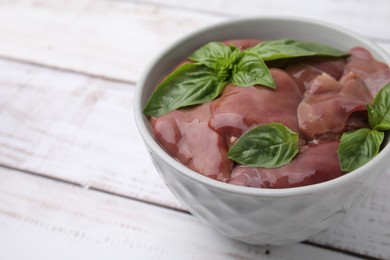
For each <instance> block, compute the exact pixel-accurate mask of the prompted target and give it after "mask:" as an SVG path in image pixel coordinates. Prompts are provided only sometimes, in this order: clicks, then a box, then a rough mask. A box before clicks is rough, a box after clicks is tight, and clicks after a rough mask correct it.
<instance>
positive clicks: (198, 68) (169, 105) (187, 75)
mask: <svg viewBox="0 0 390 260" xmlns="http://www.w3.org/2000/svg"><path fill="white" fill-rule="evenodd" d="M225 85H226V82H223V81H221V79H220V78H218V77H217V76H216V75H215V71H214V70H212V69H210V68H207V67H206V66H203V65H200V64H184V65H182V66H180V67H179V68H177V69H176V70H175V71H173V72H172V73H171V74H169V75H168V76H167V77H166V78H165V79H164V81H163V82H161V83H160V84H159V85H158V86H157V89H156V90H155V91H154V92H153V94H152V95H151V97H150V99H149V101H148V103H147V104H146V106H145V108H144V113H145V114H146V115H150V116H161V115H164V114H167V113H169V112H171V111H173V110H175V109H178V108H181V107H185V106H190V105H195V104H201V103H206V102H208V101H211V100H213V99H215V98H216V97H218V96H219V95H220V94H221V92H222V90H223V88H224V86H225Z"/></svg>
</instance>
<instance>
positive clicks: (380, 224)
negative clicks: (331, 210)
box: [311, 174, 390, 259]
mask: <svg viewBox="0 0 390 260" xmlns="http://www.w3.org/2000/svg"><path fill="white" fill-rule="evenodd" d="M389 184H390V174H388V175H387V176H386V178H385V179H384V181H383V182H382V183H380V184H379V185H378V187H376V188H375V191H374V193H373V194H372V195H371V196H370V197H369V198H368V199H367V200H366V201H365V202H364V203H363V204H362V205H361V206H359V207H358V208H356V209H355V210H354V211H353V213H352V214H351V216H349V217H348V219H346V220H345V221H343V222H342V223H340V224H338V225H336V226H334V227H332V228H330V229H329V230H328V231H327V232H325V233H323V234H320V235H318V236H316V237H315V238H313V239H312V240H311V241H312V242H314V243H317V244H322V245H330V246H332V247H335V248H342V249H344V250H351V251H354V252H357V253H360V254H363V255H364V254H368V255H371V256H374V257H377V258H379V259H390V204H389V201H390V185H389Z"/></svg>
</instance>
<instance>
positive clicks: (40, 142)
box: [0, 60, 390, 258]
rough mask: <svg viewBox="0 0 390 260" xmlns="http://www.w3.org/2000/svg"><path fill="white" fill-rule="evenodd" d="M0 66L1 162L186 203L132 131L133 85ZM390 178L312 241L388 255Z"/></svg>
mask: <svg viewBox="0 0 390 260" xmlns="http://www.w3.org/2000/svg"><path fill="white" fill-rule="evenodd" d="M0 71H2V72H3V73H0V86H1V88H0V122H1V124H0V164H3V165H8V166H11V167H14V168H19V169H24V170H27V171H32V172H36V173H39V174H43V175H47V176H50V177H52V178H58V179H62V180H66V181H69V182H73V183H76V184H79V185H81V186H83V187H85V188H88V187H90V188H93V189H99V190H104V191H107V192H110V193H116V194H120V195H122V196H126V197H132V198H137V199H140V200H144V201H147V202H150V203H155V204H161V205H164V206H167V207H173V208H178V209H184V208H183V206H181V205H180V204H179V203H178V202H177V200H176V199H175V198H173V196H172V195H171V193H170V192H169V191H168V189H167V188H166V187H165V186H164V184H163V183H162V181H161V180H160V177H159V176H158V174H157V172H156V171H155V169H154V168H153V166H152V164H151V162H150V160H149V155H148V154H147V152H146V150H145V148H144V147H143V144H142V141H141V138H140V136H139V135H138V133H137V129H136V127H135V125H134V122H133V118H132V113H133V101H132V99H133V91H134V88H133V86H131V85H126V84H123V83H114V82H109V81H105V80H102V79H96V78H91V77H87V76H85V75H80V74H72V73H69V72H63V71H56V70H48V69H45V68H41V67H37V66H33V65H27V64H21V63H17V62H11V61H5V60H0ZM389 183H390V179H389V178H388V179H386V181H384V182H382V183H381V184H380V186H379V187H378V189H377V190H376V191H375V194H374V196H373V197H372V198H370V200H368V201H367V202H366V204H364V205H363V206H362V207H360V208H358V209H357V210H356V212H355V214H354V215H353V216H352V217H351V218H349V219H347V220H346V221H344V222H343V223H341V224H340V225H337V226H335V227H333V228H332V229H330V230H329V231H328V232H326V233H324V234H322V235H321V236H320V237H318V238H316V239H315V240H313V241H315V242H316V243H320V244H324V245H330V246H334V247H338V248H341V249H348V250H351V251H356V252H360V253H364V254H368V255H374V256H378V255H379V256H387V257H389V258H390V247H389V246H387V244H388V242H389V234H390V221H389V216H390V209H389V206H388V203H387V200H388V198H389V194H390V193H389V188H388V184H389ZM363 241H364V243H363Z"/></svg>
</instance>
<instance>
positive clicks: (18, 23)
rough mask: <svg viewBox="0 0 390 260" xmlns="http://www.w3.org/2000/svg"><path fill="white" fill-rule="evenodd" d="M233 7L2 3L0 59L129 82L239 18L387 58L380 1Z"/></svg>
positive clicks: (388, 39) (82, 0)
mask: <svg viewBox="0 0 390 260" xmlns="http://www.w3.org/2000/svg"><path fill="white" fill-rule="evenodd" d="M156 3H157V4H158V5H157V4H156ZM237 3H238V2H237V1H221V0H219V1H210V2H209V3H208V4H207V5H205V4H204V3H203V2H202V1H177V0H169V1H167V2H166V1H162V0H154V1H103V0H95V1H87V0H73V1H66V0H59V1H49V0H25V1H21V0H15V1H2V2H0V56H3V57H9V58H14V59H18V60H22V61H28V62H31V63H37V64H43V65H46V66H51V67H57V68H62V69H66V70H70V71H77V72H83V73H86V74H89V75H96V76H100V77H103V78H108V79H115V80H124V81H131V82H135V81H137V79H138V77H139V75H140V73H141V71H142V69H143V68H144V67H145V65H146V64H147V63H148V62H149V61H150V60H151V59H152V58H153V57H154V56H155V55H156V54H157V53H159V52H160V51H161V50H163V49H164V48H165V47H166V46H168V45H169V44H171V43H172V42H173V41H176V40H177V39H178V38H180V37H183V36H184V35H187V34H189V33H191V32H193V31H195V30H197V29H199V28H202V27H205V26H207V25H210V24H214V23H217V22H220V21H224V20H228V19H232V18H233V17H237V16H247V15H258V16H262V15H281V14H282V15H292V16H296V15H299V16H302V17H308V18H316V19H319V20H323V21H326V22H331V23H334V24H337V25H340V26H343V27H347V28H350V29H352V30H354V31H356V32H358V33H361V34H363V35H365V36H370V37H371V38H372V39H373V40H375V41H376V42H377V43H379V44H380V45H381V46H382V47H384V48H385V49H386V50H388V51H389V52H390V36H389V34H388V28H389V27H390V16H389V15H388V10H389V9H390V6H389V5H390V2H388V1H386V0H376V1H354V0H346V1H341V2H340V1H338V2H336V1H334V0H321V1H316V4H307V3H306V2H305V1H294V2H291V1H287V0H283V1H266V0H262V1H255V0H245V1H243V2H242V3H241V2H240V4H239V5H238V4H237ZM221 6H223V8H221ZM352 7H353V8H352ZM349 10H350V11H349ZM367 10H370V11H369V12H367ZM10 24H12V26H10ZM383 39H384V40H383Z"/></svg>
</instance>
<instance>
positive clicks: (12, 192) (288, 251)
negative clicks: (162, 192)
mask: <svg viewBox="0 0 390 260" xmlns="http://www.w3.org/2000/svg"><path fill="white" fill-rule="evenodd" d="M0 177H1V182H0V229H1V233H0V259H30V258H33V259H221V260H222V259H279V260H280V259H291V260H293V259H296V260H298V259H299V260H300V259H317V260H321V259H324V260H325V259H326V260H327V259H344V260H350V259H351V260H352V259H357V258H355V257H351V256H348V255H345V254H341V253H337V252H332V251H329V250H324V249H321V248H316V247H312V246H309V245H304V244H295V245H291V246H285V247H260V246H249V245H245V244H243V243H239V242H235V241H232V240H229V239H227V238H224V237H222V236H220V235H218V234H216V233H215V232H214V231H213V230H212V229H210V228H208V227H206V226H204V225H203V224H201V223H199V222H198V221H196V220H195V219H194V218H193V217H192V216H191V215H188V214H183V213H180V212H176V211H172V210H167V209H164V208H160V207H156V206H151V205H147V204H144V203H140V202H135V201H132V200H127V199H123V198H119V197H115V196H111V195H108V194H104V193H99V192H95V191H91V190H85V189H82V188H80V187H76V186H73V185H67V184H63V183H60V182H56V181H52V180H46V179H43V178H39V177H35V176H31V175H27V174H21V173H18V172H15V171H10V170H7V169H4V168H0ZM21 246H22V248H21Z"/></svg>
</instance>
